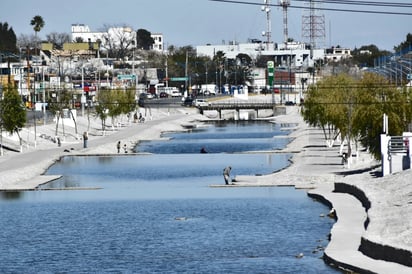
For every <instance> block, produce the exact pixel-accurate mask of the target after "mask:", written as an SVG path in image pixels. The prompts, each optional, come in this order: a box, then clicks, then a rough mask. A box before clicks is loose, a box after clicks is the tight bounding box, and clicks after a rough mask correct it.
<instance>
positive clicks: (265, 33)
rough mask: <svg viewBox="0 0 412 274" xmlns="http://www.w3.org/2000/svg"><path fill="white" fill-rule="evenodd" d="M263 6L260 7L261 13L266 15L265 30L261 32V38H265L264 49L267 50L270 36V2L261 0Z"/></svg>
mask: <svg viewBox="0 0 412 274" xmlns="http://www.w3.org/2000/svg"><path fill="white" fill-rule="evenodd" d="M263 3H264V5H263V6H262V11H263V12H265V13H266V27H267V30H266V31H263V32H262V35H263V36H266V49H267V50H269V45H270V40H271V38H270V36H271V34H272V21H271V19H270V12H271V10H270V0H263Z"/></svg>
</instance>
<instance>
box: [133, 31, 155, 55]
mask: <svg viewBox="0 0 412 274" xmlns="http://www.w3.org/2000/svg"><path fill="white" fill-rule="evenodd" d="M153 44H154V40H153V38H152V36H151V33H150V32H149V31H147V30H145V29H138V30H137V32H136V47H137V48H138V49H144V50H149V49H152V47H153Z"/></svg>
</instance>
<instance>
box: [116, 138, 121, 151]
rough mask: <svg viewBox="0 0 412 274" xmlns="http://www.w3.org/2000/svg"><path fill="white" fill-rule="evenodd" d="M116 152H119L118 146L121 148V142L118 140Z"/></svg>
mask: <svg viewBox="0 0 412 274" xmlns="http://www.w3.org/2000/svg"><path fill="white" fill-rule="evenodd" d="M116 147H117V153H120V148H121V144H120V141H119V142H117V146H116Z"/></svg>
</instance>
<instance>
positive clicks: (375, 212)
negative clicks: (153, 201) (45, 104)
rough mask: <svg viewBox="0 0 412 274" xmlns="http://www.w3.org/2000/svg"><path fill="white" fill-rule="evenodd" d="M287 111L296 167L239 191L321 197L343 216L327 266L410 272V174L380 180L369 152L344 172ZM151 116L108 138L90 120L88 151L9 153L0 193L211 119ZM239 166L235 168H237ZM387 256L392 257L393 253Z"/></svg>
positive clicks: (334, 151) (44, 142) (281, 119)
mask: <svg viewBox="0 0 412 274" xmlns="http://www.w3.org/2000/svg"><path fill="white" fill-rule="evenodd" d="M287 109H288V113H287V115H284V116H278V117H276V118H275V121H276V122H278V123H288V124H296V127H295V130H294V131H293V133H292V134H291V137H293V141H292V142H291V143H290V144H289V145H288V146H287V147H286V148H285V149H284V150H283V151H281V152H280V153H291V154H292V155H293V157H292V159H291V161H292V163H291V165H290V166H289V167H288V168H286V169H284V170H282V171H280V172H277V173H274V174H269V175H264V176H253V175H251V176H237V177H236V183H235V185H234V187H240V186H264V185H293V186H295V187H296V188H307V189H309V195H311V196H313V197H316V198H318V199H323V200H324V202H326V203H329V204H330V205H331V206H332V207H334V208H335V210H336V213H337V223H336V224H335V225H334V227H333V229H332V231H331V241H330V243H329V245H328V247H327V248H326V250H325V259H326V260H327V261H328V262H330V263H333V264H335V265H337V266H339V267H342V268H345V269H350V270H353V271H357V272H364V273H412V263H410V261H411V258H412V257H411V250H412V229H411V227H412V223H411V222H412V216H411V215H412V210H411V207H412V184H410V183H409V182H410V178H411V175H412V173H411V172H409V171H405V172H402V173H401V174H397V175H390V176H388V177H385V178H374V176H373V173H372V171H373V169H371V167H373V166H374V165H376V162H374V161H373V160H372V159H370V158H369V157H368V155H367V154H366V153H364V154H362V153H360V154H359V155H358V158H357V160H356V161H354V162H353V164H352V165H351V168H350V169H348V168H345V167H344V166H343V165H342V163H341V157H339V153H338V151H339V148H338V147H333V148H327V147H326V146H325V141H324V138H323V133H322V132H321V131H320V130H319V129H315V128H311V127H308V126H307V125H306V124H305V123H304V122H303V121H302V118H301V117H300V115H299V112H298V111H299V108H298V107H288V108H287ZM147 118H148V119H147V122H146V123H143V124H140V123H129V122H124V123H123V124H124V126H123V127H119V128H114V130H113V131H107V132H106V133H105V135H104V136H103V133H102V132H101V131H100V128H101V125H100V122H99V121H95V120H92V121H91V126H90V128H89V131H88V132H89V140H88V144H87V148H83V141H82V140H81V139H79V138H77V136H75V134H69V133H68V134H66V135H67V136H66V138H65V140H63V142H62V144H61V146H58V145H57V144H56V143H53V142H51V141H50V140H48V139H44V138H42V139H38V142H37V144H36V147H35V148H34V147H33V146H31V147H29V148H27V147H24V149H23V153H16V152H11V151H5V155H3V156H1V157H0V190H7V191H15V190H26V189H34V188H35V187H36V186H37V185H39V184H42V183H44V182H47V181H49V180H52V179H55V177H50V176H43V175H42V174H44V172H45V171H46V170H47V168H48V167H49V166H50V165H52V164H53V163H54V162H55V161H57V160H59V159H60V157H62V156H65V155H115V154H117V149H116V144H117V142H118V141H121V143H122V146H123V144H126V145H127V147H128V148H132V147H133V146H134V145H135V144H136V142H138V141H141V140H150V139H157V138H160V134H161V132H164V131H177V130H182V129H183V128H184V127H182V125H193V124H196V123H200V122H199V121H200V120H202V119H205V116H201V115H200V114H197V111H196V110H195V109H189V108H177V109H171V110H167V109H157V110H152V116H151V117H147ZM78 120H79V121H78V127H79V128H78V132H83V131H86V129H87V126H86V125H87V121H86V120H85V119H82V118H81V117H80V118H79V119H78ZM54 130H55V125H42V126H38V128H37V134H38V135H39V136H40V135H41V134H42V133H43V134H48V135H50V132H54ZM8 142H9V143H12V141H10V140H9V141H8ZM15 146H16V145H15ZM274 153H279V152H274ZM233 169H234V171H235V170H236V167H233ZM355 171H358V172H355ZM361 171H362V172H361ZM353 173H355V174H353ZM338 186H339V187H338ZM338 188H339V189H340V191H342V192H351V194H353V195H355V196H356V198H355V196H353V195H348V194H343V193H337V192H334V190H336V189H338ZM365 205H366V209H368V211H366V210H365V208H364V207H365ZM367 220H368V221H369V222H368V226H367V229H366V230H365V229H364V224H365V222H366V221H367ZM359 247H361V248H363V249H364V252H366V253H368V255H369V256H373V257H377V258H382V257H384V258H385V259H386V260H391V261H398V262H399V263H394V262H387V261H384V260H376V259H372V258H371V257H368V256H365V255H363V253H361V252H360V251H358V249H359ZM371 250H372V251H371ZM374 250H378V251H379V252H375V251H374ZM375 253H376V254H375ZM380 253H381V254H380ZM388 253H390V254H392V255H390V256H387V255H388ZM382 254H383V255H382ZM403 264H406V265H408V266H405V265H403Z"/></svg>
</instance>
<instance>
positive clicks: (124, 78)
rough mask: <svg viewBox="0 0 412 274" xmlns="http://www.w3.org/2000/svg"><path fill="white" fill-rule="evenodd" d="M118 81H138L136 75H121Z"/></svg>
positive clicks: (118, 76)
mask: <svg viewBox="0 0 412 274" xmlns="http://www.w3.org/2000/svg"><path fill="white" fill-rule="evenodd" d="M117 79H118V80H134V79H136V75H134V74H119V75H117Z"/></svg>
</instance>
